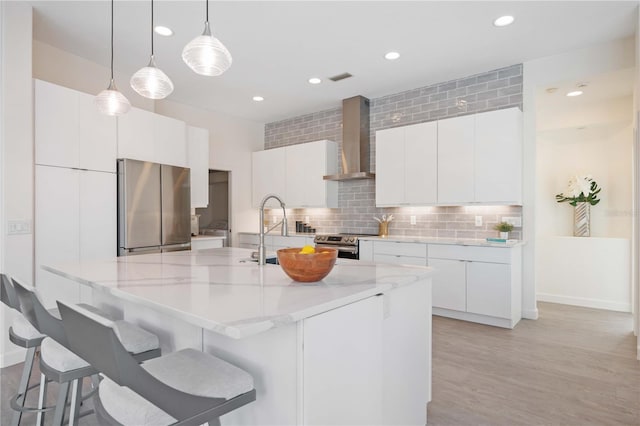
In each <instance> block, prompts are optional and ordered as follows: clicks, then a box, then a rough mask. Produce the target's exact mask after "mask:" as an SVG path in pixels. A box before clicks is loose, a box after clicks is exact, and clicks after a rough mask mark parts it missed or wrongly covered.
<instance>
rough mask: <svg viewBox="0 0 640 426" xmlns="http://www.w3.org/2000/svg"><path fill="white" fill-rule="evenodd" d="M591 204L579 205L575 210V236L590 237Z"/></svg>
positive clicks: (583, 203) (582, 203)
mask: <svg viewBox="0 0 640 426" xmlns="http://www.w3.org/2000/svg"><path fill="white" fill-rule="evenodd" d="M590 208H591V204H589V203H586V202H581V203H577V204H576V205H575V207H574V210H573V236H574V237H588V236H589V234H590V233H591V229H590V228H591V209H590Z"/></svg>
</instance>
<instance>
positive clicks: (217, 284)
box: [43, 247, 432, 339]
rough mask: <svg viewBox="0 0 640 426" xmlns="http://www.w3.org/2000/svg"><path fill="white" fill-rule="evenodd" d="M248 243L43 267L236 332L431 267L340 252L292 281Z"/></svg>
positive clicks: (249, 331)
mask: <svg viewBox="0 0 640 426" xmlns="http://www.w3.org/2000/svg"><path fill="white" fill-rule="evenodd" d="M250 255H251V250H248V249H241V248H230V247H225V248H217V249H207V250H199V251H195V252H193V251H177V252H169V253H159V254H145V255H138V256H124V257H117V258H113V259H108V260H102V261H93V262H79V263H68V264H61V265H53V266H50V265H47V266H43V269H45V270H47V271H50V272H52V273H54V274H58V275H60V276H63V277H66V278H68V279H71V280H73V281H76V282H78V283H80V284H84V285H88V286H90V287H92V288H94V289H97V290H98V291H106V292H108V293H110V294H112V295H113V296H115V297H117V298H120V299H123V300H127V301H130V302H134V303H138V304H140V305H144V306H147V307H150V308H153V309H155V310H156V311H159V312H162V313H164V314H166V315H169V316H173V317H175V318H178V319H181V320H183V321H186V322H189V323H191V324H194V325H196V326H199V327H202V328H205V329H208V330H212V331H215V332H217V333H220V334H223V335H225V336H228V337H231V338H235V339H241V338H244V337H247V336H251V335H254V334H257V333H260V332H263V331H266V330H269V329H271V328H274V327H277V326H279V325H284V324H290V323H293V322H296V321H300V320H302V319H304V318H308V317H311V316H313V315H317V314H320V313H323V312H326V311H329V310H331V309H335V308H338V307H340V306H344V305H347V304H349V303H353V302H356V301H358V300H362V299H365V298H367V297H370V296H374V295H376V294H380V293H384V292H387V291H390V290H392V289H393V288H395V287H398V286H402V285H407V284H412V283H415V282H417V281H420V280H423V279H425V278H428V277H430V276H431V275H432V269H431V268H427V267H418V266H416V267H407V266H397V265H387V264H379V265H377V264H374V263H370V262H362V261H353V260H346V259H338V261H337V262H336V265H335V267H334V268H333V270H332V271H331V273H330V274H329V275H328V276H327V277H326V278H325V279H324V280H322V281H320V282H316V283H297V282H294V281H292V280H291V279H290V278H289V277H288V276H287V275H285V273H284V271H283V270H282V269H281V268H280V266H278V265H269V264H268V265H264V266H262V267H261V266H258V265H257V264H256V263H254V262H251V261H250V260H249V257H250Z"/></svg>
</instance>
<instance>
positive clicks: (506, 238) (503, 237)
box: [500, 232, 509, 240]
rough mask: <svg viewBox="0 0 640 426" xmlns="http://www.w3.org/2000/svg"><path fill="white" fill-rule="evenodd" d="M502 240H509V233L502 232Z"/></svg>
mask: <svg viewBox="0 0 640 426" xmlns="http://www.w3.org/2000/svg"><path fill="white" fill-rule="evenodd" d="M500 238H502V239H503V240H508V239H509V233H508V232H500Z"/></svg>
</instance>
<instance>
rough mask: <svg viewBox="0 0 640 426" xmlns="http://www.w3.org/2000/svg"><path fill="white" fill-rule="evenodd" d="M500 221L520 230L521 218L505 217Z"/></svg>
mask: <svg viewBox="0 0 640 426" xmlns="http://www.w3.org/2000/svg"><path fill="white" fill-rule="evenodd" d="M502 221H503V222H507V223H510V224H512V225H513V227H514V228H522V216H505V217H503V218H502Z"/></svg>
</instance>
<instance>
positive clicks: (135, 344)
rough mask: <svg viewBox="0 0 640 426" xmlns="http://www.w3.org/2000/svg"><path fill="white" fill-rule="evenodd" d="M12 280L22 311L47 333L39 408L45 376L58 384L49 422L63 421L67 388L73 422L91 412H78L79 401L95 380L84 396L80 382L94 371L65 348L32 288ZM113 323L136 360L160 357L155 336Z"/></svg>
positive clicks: (57, 322)
mask: <svg viewBox="0 0 640 426" xmlns="http://www.w3.org/2000/svg"><path fill="white" fill-rule="evenodd" d="M12 283H13V286H14V288H15V291H16V294H17V296H18V299H19V301H20V308H21V312H22V314H23V315H24V317H25V318H26V319H27V320H28V321H29V322H30V323H31V325H33V326H34V327H35V328H36V329H37V330H38V331H39V332H40V333H42V334H45V335H46V336H47V337H45V338H44V339H43V340H42V343H41V348H40V354H41V356H40V370H41V372H42V375H41V380H40V394H39V398H38V401H39V404H38V405H39V408H42V404H43V402H44V400H45V398H46V392H47V379H49V380H51V381H55V382H57V383H59V384H60V390H59V392H58V399H57V403H56V409H55V413H54V418H53V424H54V425H56V426H57V425H62V424H63V423H64V418H65V409H66V405H67V399H68V397H69V395H68V394H69V390H71V406H70V411H69V424H70V425H76V424H77V422H78V419H79V417H81V416H84V415H87V414H90V413H91V411H89V412H86V413H82V414H81V413H80V403H81V401H82V400H84V399H86V398H88V397H89V396H91V394H92V393H94V392H95V391H96V390H97V380H94V389H93V390H92V391H91V392H90V393H89V394H88V395H84V396H82V381H83V379H84V378H85V377H90V376H95V375H96V374H97V371H96V370H95V369H94V368H93V367H92V366H91V365H89V363H87V362H86V361H85V360H83V359H82V358H80V357H79V356H77V355H76V354H75V353H73V352H72V351H71V350H70V349H69V344H68V341H67V337H68V336H67V335H66V334H65V331H64V329H63V327H62V322H61V320H60V319H59V318H58V317H56V316H55V315H53V314H52V313H51V312H49V311H47V310H46V309H45V308H44V306H43V305H42V303H41V302H40V300H39V298H38V296H37V295H36V293H35V289H32V288H27V287H26V286H23V285H22V284H20V283H18V282H17V281H15V280H12ZM83 309H85V310H87V311H88V312H92V314H93V315H96V316H97V317H102V318H104V315H103V314H104V313H103V312H102V311H100V310H98V309H97V308H95V307H93V306H91V305H84V306H83ZM96 311H97V312H96ZM105 320H107V319H106V318H105ZM114 324H116V326H115V327H116V329H117V330H118V331H117V332H118V337H119V338H120V339H121V340H122V344H123V345H124V347H125V348H126V350H127V351H128V352H130V353H131V354H132V357H133V359H134V360H135V361H136V362H142V361H146V360H148V359H152V358H156V357H158V356H160V344H159V341H158V337H157V336H156V335H154V334H152V333H149V332H147V331H145V330H142V329H141V328H139V327H137V326H135V325H133V324H131V323H128V322H126V321H115V322H114ZM39 420H40V419H39Z"/></svg>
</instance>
